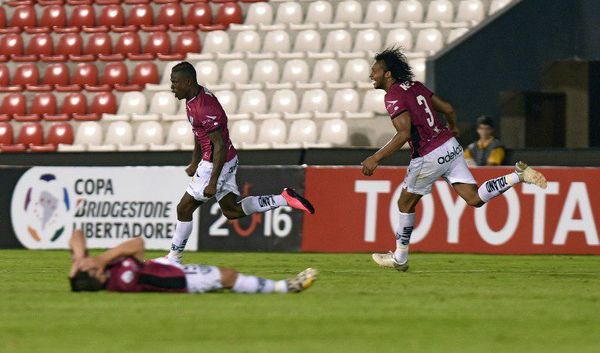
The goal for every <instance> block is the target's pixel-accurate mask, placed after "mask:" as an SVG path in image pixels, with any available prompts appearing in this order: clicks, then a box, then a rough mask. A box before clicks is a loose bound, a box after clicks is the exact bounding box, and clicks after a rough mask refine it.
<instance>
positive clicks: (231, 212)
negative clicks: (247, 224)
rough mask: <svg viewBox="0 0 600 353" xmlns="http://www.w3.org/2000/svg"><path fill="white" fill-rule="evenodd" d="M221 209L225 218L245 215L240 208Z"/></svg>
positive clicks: (236, 217)
mask: <svg viewBox="0 0 600 353" xmlns="http://www.w3.org/2000/svg"><path fill="white" fill-rule="evenodd" d="M221 210H222V211H223V216H225V218H227V219H238V218H241V217H244V216H245V214H244V212H243V211H241V210H236V209H229V208H223V209H221Z"/></svg>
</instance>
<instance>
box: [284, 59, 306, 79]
mask: <svg viewBox="0 0 600 353" xmlns="http://www.w3.org/2000/svg"><path fill="white" fill-rule="evenodd" d="M308 78H309V70H308V64H307V63H306V61H304V60H301V59H294V60H289V61H288V62H286V63H285V66H284V67H283V74H282V75H281V82H307V81H308Z"/></svg>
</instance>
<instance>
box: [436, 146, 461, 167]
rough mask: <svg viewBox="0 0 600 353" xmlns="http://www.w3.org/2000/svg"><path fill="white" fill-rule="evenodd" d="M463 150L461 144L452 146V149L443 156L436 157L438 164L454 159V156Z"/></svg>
mask: <svg viewBox="0 0 600 353" xmlns="http://www.w3.org/2000/svg"><path fill="white" fill-rule="evenodd" d="M462 151H463V148H462V146H460V145H459V146H454V147H453V148H452V151H448V152H446V155H445V156H442V157H439V158H438V159H437V162H438V164H444V163H448V162H450V161H452V160H454V158H456V157H458V155H459V154H461V153H462Z"/></svg>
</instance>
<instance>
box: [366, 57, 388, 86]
mask: <svg viewBox="0 0 600 353" xmlns="http://www.w3.org/2000/svg"><path fill="white" fill-rule="evenodd" d="M369 78H370V79H371V81H372V83H373V87H374V88H375V89H383V87H384V85H383V82H384V80H385V69H384V67H383V65H382V64H381V63H380V62H379V61H376V62H375V63H374V64H373V67H371V75H369Z"/></svg>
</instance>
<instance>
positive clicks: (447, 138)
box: [362, 48, 546, 271]
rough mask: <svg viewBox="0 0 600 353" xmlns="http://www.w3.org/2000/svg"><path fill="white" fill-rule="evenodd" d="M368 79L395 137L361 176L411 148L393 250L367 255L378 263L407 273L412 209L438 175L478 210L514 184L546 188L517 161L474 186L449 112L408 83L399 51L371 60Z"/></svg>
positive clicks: (451, 110) (407, 69)
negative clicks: (505, 172) (382, 92)
mask: <svg viewBox="0 0 600 353" xmlns="http://www.w3.org/2000/svg"><path fill="white" fill-rule="evenodd" d="M370 78H371V80H372V81H373V86H374V87H375V89H383V90H385V91H386V95H385V98H384V100H385V105H386V109H387V111H388V113H389V115H390V118H391V119H392V124H393V125H394V127H395V129H396V134H395V135H394V136H393V137H392V139H391V140H390V141H389V142H388V143H387V144H386V145H385V146H383V147H382V148H380V149H379V150H378V151H377V152H375V153H374V154H373V155H372V156H369V157H368V158H366V159H365V160H364V161H363V162H362V173H363V174H364V175H366V176H371V175H373V172H374V171H375V169H376V168H377V166H378V164H379V162H380V161H381V160H382V159H384V158H385V157H387V156H390V155H391V154H393V153H394V152H395V151H397V150H398V149H400V147H402V145H404V144H405V143H406V142H407V141H408V142H409V144H410V148H411V161H410V164H409V166H408V169H407V172H406V177H405V179H404V182H403V183H402V192H401V194H400V199H399V200H398V209H399V211H400V213H399V215H398V218H399V222H398V228H397V229H396V231H395V233H396V234H395V235H396V251H394V252H389V253H387V254H373V260H374V261H375V262H376V263H377V264H378V265H380V266H382V267H389V268H395V269H397V270H399V271H406V270H407V269H408V246H409V244H410V236H411V233H412V231H413V228H414V225H415V219H416V217H415V208H416V206H417V203H418V202H419V200H420V199H421V197H423V195H427V194H429V193H431V188H432V185H433V183H434V182H435V181H436V180H437V179H438V178H439V177H442V178H444V180H446V181H447V182H448V183H449V184H451V185H452V187H453V188H454V190H455V191H456V193H457V194H458V195H459V196H460V197H462V198H463V199H464V200H465V201H466V202H467V204H469V205H470V206H473V207H481V206H483V205H484V204H485V203H486V202H488V201H490V200H491V199H492V198H494V197H496V196H498V195H500V194H502V193H504V192H505V191H506V190H508V189H510V188H511V187H513V186H514V185H516V184H518V183H520V182H525V183H528V184H535V185H537V186H539V187H541V188H546V179H545V178H544V176H543V175H542V174H541V173H540V172H538V171H536V170H533V169H532V168H530V167H528V166H527V164H525V163H523V162H517V163H516V165H515V172H513V173H510V174H508V175H504V176H501V177H498V178H495V179H492V180H488V181H486V182H485V183H484V184H483V185H481V187H479V188H477V183H476V182H475V179H474V178H473V176H472V175H471V172H470V171H469V168H468V167H467V164H466V162H465V159H464V157H463V148H462V146H461V145H460V144H459V143H458V141H457V140H456V139H455V138H454V135H457V134H458V129H457V128H456V113H455V112H454V108H453V107H452V105H450V104H449V103H448V102H446V101H444V100H443V99H441V98H440V97H438V96H436V95H434V94H433V92H431V91H430V90H429V89H427V87H425V86H424V85H423V84H422V83H421V82H418V81H414V80H413V73H412V70H411V68H410V66H409V65H408V62H407V59H406V57H405V56H404V54H403V53H402V52H401V50H400V49H399V48H388V49H386V50H384V51H382V52H381V53H379V54H377V55H376V56H375V63H374V64H373V67H372V70H371V75H370ZM436 111H437V112H440V113H443V114H444V115H445V117H446V121H447V123H446V122H444V121H443V120H442V119H440V118H439V117H438V116H437V115H436V113H435V112H436Z"/></svg>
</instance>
